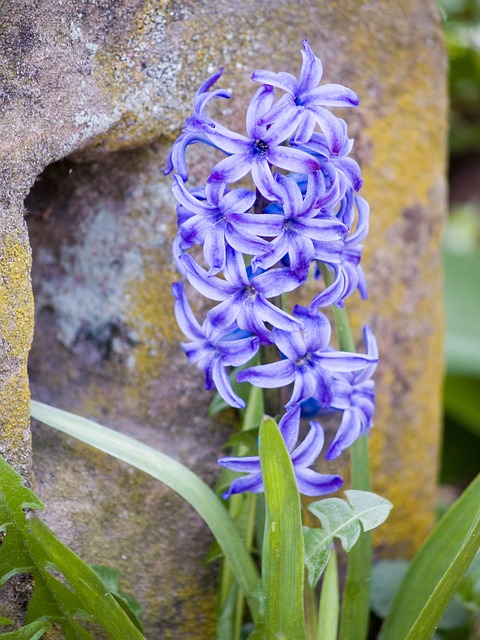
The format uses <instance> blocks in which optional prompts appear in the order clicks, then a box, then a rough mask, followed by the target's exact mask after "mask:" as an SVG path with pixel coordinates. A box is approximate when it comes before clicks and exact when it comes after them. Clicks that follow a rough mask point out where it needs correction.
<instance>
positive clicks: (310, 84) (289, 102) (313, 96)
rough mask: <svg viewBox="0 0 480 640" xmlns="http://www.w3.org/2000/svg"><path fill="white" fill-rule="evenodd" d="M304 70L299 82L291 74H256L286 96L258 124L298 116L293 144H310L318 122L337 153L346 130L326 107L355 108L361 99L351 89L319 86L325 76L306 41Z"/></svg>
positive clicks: (337, 85) (303, 55)
mask: <svg viewBox="0 0 480 640" xmlns="http://www.w3.org/2000/svg"><path fill="white" fill-rule="evenodd" d="M303 48H304V50H305V51H302V52H301V53H302V58H303V63H302V69H301V72H300V78H299V79H298V80H297V79H296V78H295V76H293V75H292V74H291V73H286V72H280V73H273V72H271V71H263V70H262V71H255V72H254V73H253V75H252V80H254V81H255V82H263V83H265V84H267V85H272V86H274V87H278V88H279V89H282V90H283V91H285V92H286V93H285V95H283V96H282V97H281V98H280V99H279V100H278V101H277V102H276V103H275V104H274V105H273V106H272V107H271V108H270V109H269V110H268V111H267V112H266V113H265V114H263V116H260V118H259V125H265V124H271V123H273V122H276V121H277V120H278V119H280V120H281V121H283V120H285V119H288V120H290V121H293V120H295V119H296V118H297V117H298V116H300V119H299V121H298V129H297V132H296V134H295V136H294V138H293V140H292V142H293V143H294V144H303V143H305V142H307V141H308V140H309V139H310V138H311V136H312V134H313V131H314V128H315V125H316V124H317V123H318V124H319V125H320V127H321V129H322V131H323V133H324V134H325V136H326V138H327V140H328V143H329V146H330V147H331V149H333V150H334V151H338V150H339V149H340V148H341V146H342V144H343V128H342V126H341V124H340V122H341V121H340V120H339V118H336V117H335V116H334V115H333V114H332V113H331V112H330V111H328V109H325V107H356V106H358V104H359V100H358V96H357V95H356V93H354V92H353V91H352V90H351V89H347V88H346V87H344V86H342V85H339V84H326V85H323V86H321V87H319V86H318V84H319V83H320V80H321V79H322V75H323V67H322V63H321V62H320V59H319V58H317V57H316V56H315V54H314V53H313V51H312V49H311V47H310V45H309V44H308V40H304V41H303Z"/></svg>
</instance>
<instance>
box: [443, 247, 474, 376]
mask: <svg viewBox="0 0 480 640" xmlns="http://www.w3.org/2000/svg"><path fill="white" fill-rule="evenodd" d="M443 259H444V269H445V310H446V321H447V332H446V339H445V355H446V359H447V366H448V369H449V371H450V372H452V373H458V374H469V375H477V376H478V375H480V355H479V354H480V324H479V322H478V318H479V317H480V296H479V295H478V282H479V280H480V255H479V254H478V253H470V254H456V253H453V252H452V251H449V250H448V249H445V250H444V252H443Z"/></svg>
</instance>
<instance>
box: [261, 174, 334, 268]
mask: <svg viewBox="0 0 480 640" xmlns="http://www.w3.org/2000/svg"><path fill="white" fill-rule="evenodd" d="M318 173H320V172H317V174H318ZM317 174H310V175H309V176H308V185H307V189H306V193H305V198H303V197H302V193H301V191H300V187H299V186H298V184H297V183H296V181H295V180H294V179H293V178H292V177H286V176H282V175H279V174H277V176H276V179H277V183H278V187H279V190H280V194H281V197H282V200H283V211H284V216H283V219H282V222H283V224H282V230H281V232H280V233H279V234H278V235H277V237H276V238H275V239H274V240H273V241H272V242H271V244H270V251H269V252H268V253H266V254H265V255H260V256H258V257H256V258H255V259H254V260H253V261H252V266H253V267H254V268H256V267H260V268H262V269H269V268H270V267H272V266H273V265H274V264H275V263H276V262H278V261H279V260H281V259H282V258H283V257H284V256H287V255H288V260H289V264H290V268H291V269H292V271H294V272H295V273H296V274H297V276H298V277H299V278H301V279H304V278H306V277H307V275H308V269H309V267H310V264H311V262H312V261H313V260H323V261H328V262H333V263H335V262H338V263H339V262H340V260H341V255H342V249H343V242H342V238H343V237H344V236H345V235H346V233H347V228H346V227H345V226H344V225H343V223H342V222H340V221H339V220H337V219H336V218H335V217H331V218H330V219H328V218H325V217H318V216H317V214H318V213H319V209H318V208H317V207H316V201H317V193H318V191H319V190H318V187H317V185H318V183H319V182H320V181H323V174H321V173H320V176H321V178H319V176H318V175H317Z"/></svg>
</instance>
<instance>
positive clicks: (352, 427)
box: [325, 325, 378, 460]
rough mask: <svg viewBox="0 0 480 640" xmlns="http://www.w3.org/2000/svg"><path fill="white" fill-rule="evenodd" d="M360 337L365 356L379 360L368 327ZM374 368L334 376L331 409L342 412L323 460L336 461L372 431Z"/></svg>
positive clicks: (372, 366) (369, 367)
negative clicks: (363, 345) (364, 346)
mask: <svg viewBox="0 0 480 640" xmlns="http://www.w3.org/2000/svg"><path fill="white" fill-rule="evenodd" d="M363 337H364V340H365V345H366V349H367V354H368V355H370V356H372V357H373V358H375V359H377V360H378V347H377V342H376V340H375V337H374V336H373V334H372V332H371V330H370V327H369V326H368V325H367V326H366V327H365V328H364V330H363ZM375 369H376V364H372V365H370V366H368V367H365V369H363V370H362V371H355V372H353V373H343V374H336V375H334V378H333V399H332V402H331V406H332V408H333V409H339V410H343V417H342V422H341V424H340V427H339V429H338V431H337V433H336V435H335V437H334V438H333V440H332V442H331V443H330V446H329V447H328V450H327V453H326V454H325V459H326V460H333V459H334V458H337V457H338V456H339V455H340V454H341V453H342V451H344V450H345V449H346V448H348V447H349V446H350V445H351V444H352V442H354V441H355V440H356V439H357V438H358V437H360V436H362V435H363V434H364V433H367V432H368V431H369V430H370V429H371V427H372V424H373V421H372V417H373V411H374V408H375V395H374V390H375V383H374V381H373V380H372V379H371V378H372V375H373V373H374V371H375Z"/></svg>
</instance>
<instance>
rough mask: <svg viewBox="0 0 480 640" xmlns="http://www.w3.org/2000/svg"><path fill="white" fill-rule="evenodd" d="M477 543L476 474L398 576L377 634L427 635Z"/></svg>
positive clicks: (389, 639)
mask: <svg viewBox="0 0 480 640" xmlns="http://www.w3.org/2000/svg"><path fill="white" fill-rule="evenodd" d="M479 547H480V475H479V476H477V478H476V479H475V480H474V481H473V482H472V483H471V484H470V486H469V487H468V488H467V489H466V491H465V492H464V493H463V495H462V496H461V497H460V498H459V499H458V500H457V501H456V502H455V504H453V505H452V506H451V507H450V509H449V510H448V511H447V512H446V513H445V514H444V516H443V517H442V518H441V520H440V521H439V522H438V524H437V526H436V527H435V529H434V530H433V531H432V533H431V534H430V536H429V537H428V538H427V540H426V541H425V542H424V544H423V545H422V547H421V549H420V551H419V552H418V553H417V555H416V556H415V558H414V559H413V561H412V563H411V564H410V566H409V568H408V571H407V573H406V575H405V577H404V579H403V580H402V583H401V585H400V588H399V590H398V592H397V594H396V596H395V598H394V601H393V603H392V606H391V608H390V611H389V614H388V615H387V618H386V619H385V621H384V624H383V627H382V630H381V632H380V636H379V639H380V640H419V639H423V638H425V639H428V638H430V637H431V635H432V633H433V632H434V630H435V627H436V626H437V624H438V622H439V620H440V618H441V616H442V614H443V612H444V610H445V609H446V607H447V605H448V602H449V601H450V599H451V597H452V595H453V593H454V592H455V589H456V587H457V585H458V583H459V581H460V580H461V578H462V576H463V574H464V573H465V571H466V570H467V568H468V566H469V564H470V563H471V561H472V560H473V558H474V556H475V553H476V552H477V551H478V549H479Z"/></svg>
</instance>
